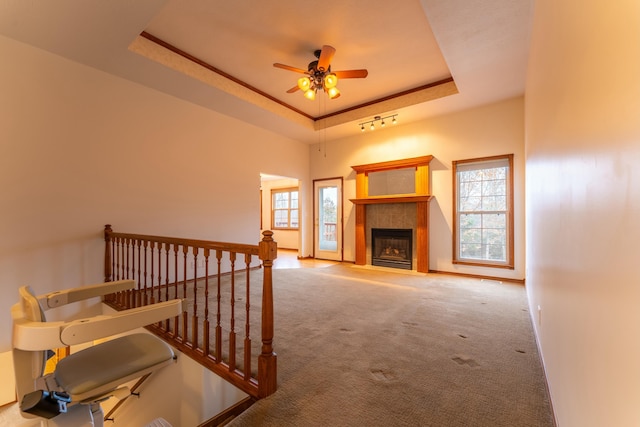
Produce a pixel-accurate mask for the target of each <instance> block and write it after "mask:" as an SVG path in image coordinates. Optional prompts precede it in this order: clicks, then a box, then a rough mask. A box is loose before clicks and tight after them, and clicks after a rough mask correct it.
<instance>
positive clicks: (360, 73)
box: [333, 70, 369, 79]
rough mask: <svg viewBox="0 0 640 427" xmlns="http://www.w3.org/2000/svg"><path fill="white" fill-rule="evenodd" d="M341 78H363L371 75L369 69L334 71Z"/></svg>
mask: <svg viewBox="0 0 640 427" xmlns="http://www.w3.org/2000/svg"><path fill="white" fill-rule="evenodd" d="M333 73H334V74H335V75H336V76H337V77H338V78H339V79H362V78H365V77H367V76H368V75H369V72H368V71H367V70H344V71H334V72H333Z"/></svg>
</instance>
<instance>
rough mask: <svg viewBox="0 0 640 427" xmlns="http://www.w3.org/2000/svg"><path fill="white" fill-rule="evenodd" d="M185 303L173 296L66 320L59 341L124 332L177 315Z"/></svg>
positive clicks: (74, 341) (67, 342)
mask: <svg viewBox="0 0 640 427" xmlns="http://www.w3.org/2000/svg"><path fill="white" fill-rule="evenodd" d="M185 305H186V301H184V300H180V299H176V300H171V301H164V302H159V303H156V304H151V305H146V306H144V307H137V308H131V309H128V310H123V311H119V312H116V313H113V314H108V315H101V316H95V317H91V318H88V319H79V320H74V321H72V322H67V323H66V324H65V325H64V326H63V327H62V328H61V330H60V341H62V342H63V343H64V344H65V345H75V344H81V343H84V342H88V341H92V340H95V339H100V338H105V337H108V336H112V335H116V334H120V333H123V332H127V331H130V330H132V329H136V328H140V327H144V326H147V325H150V324H152V323H156V322H160V321H162V320H165V319H168V318H172V317H176V316H179V315H180V314H182V312H183V311H184V307H185Z"/></svg>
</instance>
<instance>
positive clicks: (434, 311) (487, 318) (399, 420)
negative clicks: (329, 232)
mask: <svg viewBox="0 0 640 427" xmlns="http://www.w3.org/2000/svg"><path fill="white" fill-rule="evenodd" d="M273 274H274V299H275V303H274V310H275V331H276V332H275V339H274V349H275V351H276V353H277V354H278V390H277V391H276V393H274V394H273V395H271V396H269V397H268V398H266V399H262V400H260V401H258V402H257V403H255V404H254V405H253V406H252V407H251V408H249V409H248V410H247V411H245V412H244V413H243V414H241V415H240V416H238V417H236V418H235V419H234V420H233V421H231V423H230V424H229V425H230V426H233V427H243V426H447V427H448V426H492V427H500V426H509V427H512V426H522V427H526V426H540V427H543V426H553V425H554V421H553V415H552V410H551V404H550V400H549V396H548V394H547V388H546V382H545V378H544V373H543V370H542V366H541V362H540V358H539V354H538V351H537V347H536V342H535V338H534V335H533V329H532V325H531V318H530V315H529V311H528V306H527V300H526V294H525V289H524V287H523V286H521V285H516V284H508V283H499V282H495V281H490V280H479V279H469V278H460V277H455V276H447V275H442V274H437V275H436V274H427V275H425V274H411V273H404V272H402V273H396V272H387V271H386V270H385V271H381V270H379V269H367V268H360V267H356V266H353V265H349V264H338V265H335V266H331V267H326V268H321V269H278V270H274V272H273Z"/></svg>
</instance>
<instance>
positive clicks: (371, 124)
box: [358, 114, 398, 132]
mask: <svg viewBox="0 0 640 427" xmlns="http://www.w3.org/2000/svg"><path fill="white" fill-rule="evenodd" d="M396 116H397V114H394V115H392V116H386V117H380V116H375V117H374V118H373V120H370V121H367V122H362V123H358V125H359V126H360V131H362V132H364V125H366V124H369V129H371V130H375V129H376V125H375V123H376V122H378V121H379V122H380V127H381V128H383V127H384V126H385V125H386V124H387V123H386V122H385V121H384V120H385V119H391V124H392V125H395V124H396V123H398V121H397V120H396Z"/></svg>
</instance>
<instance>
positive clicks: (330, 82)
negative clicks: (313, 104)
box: [273, 45, 369, 101]
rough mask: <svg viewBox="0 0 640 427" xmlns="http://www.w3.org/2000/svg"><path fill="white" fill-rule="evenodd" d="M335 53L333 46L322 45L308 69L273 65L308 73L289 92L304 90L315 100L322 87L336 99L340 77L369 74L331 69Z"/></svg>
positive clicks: (306, 94)
mask: <svg viewBox="0 0 640 427" xmlns="http://www.w3.org/2000/svg"><path fill="white" fill-rule="evenodd" d="M335 53H336V50H335V48H333V47H332V46H329V45H324V46H322V49H318V50H316V51H315V52H314V53H313V54H314V56H315V57H316V58H318V59H317V60H315V61H311V62H310V63H309V65H308V67H307V70H306V71H305V70H303V69H301V68H296V67H291V66H289V65H284V64H279V63H277V62H276V63H275V64H273V66H274V67H276V68H282V69H285V70H289V71H295V72H296V73H301V74H306V75H307V76H306V77H301V78H300V79H298V84H297V85H296V86H294V87H292V88H291V89H289V90H288V91H287V93H293V92H295V91H297V90H302V91H303V92H304V96H305V97H306V98H307V99H310V100H312V101H313V100H314V99H315V98H316V92H317V91H318V89H322V90H324V91H325V92H326V93H327V95H328V96H329V98H330V99H335V98H337V97H339V96H340V91H339V90H338V88H337V87H336V85H337V84H338V79H361V78H365V77H367V75H368V74H369V72H368V71H367V70H344V71H331V60H332V59H333V55H335Z"/></svg>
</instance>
